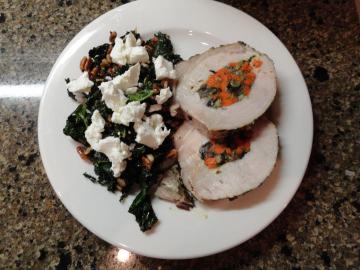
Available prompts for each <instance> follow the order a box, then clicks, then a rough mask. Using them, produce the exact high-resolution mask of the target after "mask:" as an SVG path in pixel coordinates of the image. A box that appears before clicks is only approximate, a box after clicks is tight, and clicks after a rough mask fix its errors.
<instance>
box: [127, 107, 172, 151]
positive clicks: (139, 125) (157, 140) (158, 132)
mask: <svg viewBox="0 0 360 270" xmlns="http://www.w3.org/2000/svg"><path fill="white" fill-rule="evenodd" d="M134 129H135V132H136V138H135V141H136V142H138V143H141V144H144V145H146V146H148V147H150V148H152V149H157V148H158V147H159V146H160V145H161V144H162V143H163V142H164V140H165V138H166V137H167V136H168V135H169V134H170V130H169V129H167V128H166V126H165V124H164V122H163V118H162V116H161V115H160V114H153V115H151V116H150V117H145V121H139V122H136V123H135V124H134Z"/></svg>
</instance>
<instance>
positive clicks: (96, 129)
mask: <svg viewBox="0 0 360 270" xmlns="http://www.w3.org/2000/svg"><path fill="white" fill-rule="evenodd" d="M104 127H105V120H104V118H103V117H102V116H101V114H100V112H99V111H98V110H95V111H94V112H93V114H92V116H91V124H90V126H88V128H87V129H86V130H85V138H86V140H87V142H88V143H89V144H90V146H91V147H92V148H93V149H95V148H94V147H96V144H97V143H98V142H99V141H100V140H101V136H102V135H101V133H102V132H103V131H104Z"/></svg>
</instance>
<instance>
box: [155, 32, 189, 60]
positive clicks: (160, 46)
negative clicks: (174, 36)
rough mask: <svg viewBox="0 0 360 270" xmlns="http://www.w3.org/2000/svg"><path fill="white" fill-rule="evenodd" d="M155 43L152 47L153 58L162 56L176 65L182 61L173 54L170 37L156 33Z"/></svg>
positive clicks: (178, 56)
mask: <svg viewBox="0 0 360 270" xmlns="http://www.w3.org/2000/svg"><path fill="white" fill-rule="evenodd" d="M155 37H156V39H157V42H156V43H155V46H154V53H153V57H155V58H156V57H158V56H159V55H162V56H164V58H166V59H167V60H169V61H171V62H173V64H176V63H178V62H180V61H181V60H182V58H181V57H180V55H178V54H174V48H173V45H172V43H171V40H170V37H169V36H168V35H167V34H164V33H161V32H158V33H157V34H155Z"/></svg>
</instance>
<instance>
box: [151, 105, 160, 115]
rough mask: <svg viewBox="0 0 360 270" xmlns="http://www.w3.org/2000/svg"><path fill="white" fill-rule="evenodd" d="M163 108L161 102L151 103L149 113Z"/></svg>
mask: <svg viewBox="0 0 360 270" xmlns="http://www.w3.org/2000/svg"><path fill="white" fill-rule="evenodd" d="M161 109H162V106H161V104H153V105H150V107H149V113H152V112H157V111H161Z"/></svg>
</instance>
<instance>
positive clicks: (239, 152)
mask: <svg viewBox="0 0 360 270" xmlns="http://www.w3.org/2000/svg"><path fill="white" fill-rule="evenodd" d="M242 153H243V149H242V147H241V146H238V147H237V148H236V154H238V155H239V156H240V155H241V154H242Z"/></svg>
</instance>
